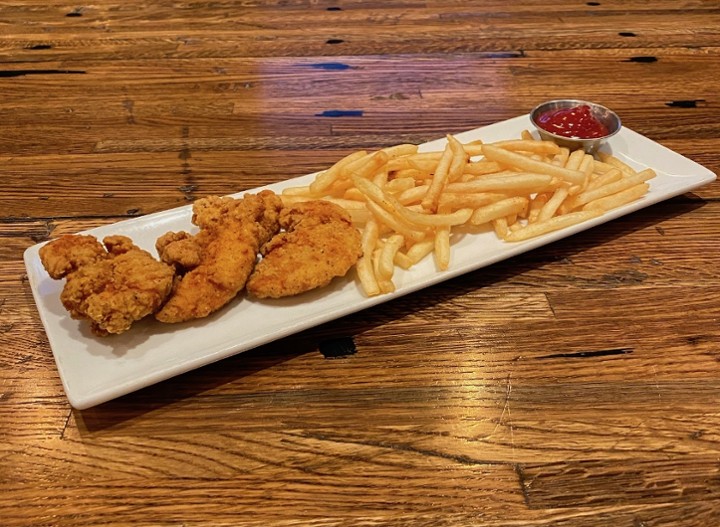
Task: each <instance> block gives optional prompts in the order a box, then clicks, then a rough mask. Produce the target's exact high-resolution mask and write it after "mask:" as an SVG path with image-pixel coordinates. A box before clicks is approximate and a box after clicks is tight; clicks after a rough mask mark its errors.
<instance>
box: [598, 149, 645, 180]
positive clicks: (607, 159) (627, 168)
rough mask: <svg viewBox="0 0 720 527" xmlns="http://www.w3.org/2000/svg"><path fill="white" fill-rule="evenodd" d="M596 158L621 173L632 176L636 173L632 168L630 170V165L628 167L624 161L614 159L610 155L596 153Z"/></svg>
mask: <svg viewBox="0 0 720 527" xmlns="http://www.w3.org/2000/svg"><path fill="white" fill-rule="evenodd" d="M598 157H599V158H600V160H601V161H603V162H604V163H606V164H608V165H610V166H613V167H615V168H617V169H619V170H620V171H621V172H624V173H626V174H629V175H633V174H635V172H636V171H635V169H634V168H632V167H631V166H630V165H628V164H627V163H625V162H624V161H621V160H620V159H618V158H617V157H615V156H614V155H612V154H607V153H605V152H598Z"/></svg>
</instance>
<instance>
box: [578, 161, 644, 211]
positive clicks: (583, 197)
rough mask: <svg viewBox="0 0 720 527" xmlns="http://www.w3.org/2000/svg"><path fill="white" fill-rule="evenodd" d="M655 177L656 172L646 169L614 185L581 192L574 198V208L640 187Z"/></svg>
mask: <svg viewBox="0 0 720 527" xmlns="http://www.w3.org/2000/svg"><path fill="white" fill-rule="evenodd" d="M654 177H655V171H654V170H652V169H645V170H643V171H642V172H638V173H636V174H633V175H632V176H626V177H624V178H622V179H620V180H618V181H615V182H613V183H608V184H607V185H603V186H601V187H598V188H595V189H593V190H588V191H585V192H581V193H580V194H578V195H576V196H575V197H574V198H573V200H572V204H573V207H574V208H576V207H579V206H581V205H584V204H586V203H590V202H591V201H595V200H597V199H600V198H604V197H606V196H610V195H612V194H617V193H618V192H620V191H623V190H626V189H628V188H630V187H634V186H635V185H639V184H640V183H644V182H645V181H647V180H649V179H652V178H654Z"/></svg>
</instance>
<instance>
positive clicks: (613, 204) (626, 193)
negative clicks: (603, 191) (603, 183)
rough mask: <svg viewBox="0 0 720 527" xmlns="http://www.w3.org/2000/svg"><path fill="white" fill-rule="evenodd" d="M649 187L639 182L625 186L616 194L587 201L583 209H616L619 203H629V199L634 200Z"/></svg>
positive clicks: (645, 192)
mask: <svg viewBox="0 0 720 527" xmlns="http://www.w3.org/2000/svg"><path fill="white" fill-rule="evenodd" d="M649 188H650V185H648V184H647V183H640V184H639V185H635V186H633V187H630V188H627V189H625V190H622V191H620V192H618V193H616V194H612V195H610V196H606V197H604V198H598V199H596V200H593V201H591V202H589V203H587V204H586V205H585V206H584V207H583V210H601V211H608V210H611V209H616V208H618V207H620V206H621V205H625V204H627V203H630V202H631V201H635V200H636V199H639V198H641V197H642V196H644V195H645V194H647V191H648V189H649Z"/></svg>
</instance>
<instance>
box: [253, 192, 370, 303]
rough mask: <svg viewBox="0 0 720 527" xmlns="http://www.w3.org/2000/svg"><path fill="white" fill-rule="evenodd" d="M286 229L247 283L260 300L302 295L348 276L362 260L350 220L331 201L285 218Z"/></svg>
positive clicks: (304, 206)
mask: <svg viewBox="0 0 720 527" xmlns="http://www.w3.org/2000/svg"><path fill="white" fill-rule="evenodd" d="M280 226H281V228H283V229H285V232H281V233H280V234H278V235H277V236H275V237H274V238H273V239H272V240H271V241H270V242H269V243H267V244H266V245H265V246H264V247H263V248H262V255H263V258H262V260H260V262H259V263H258V265H257V266H256V267H255V270H254V271H253V273H252V275H251V276H250V279H249V280H248V283H247V290H248V292H249V293H250V294H252V295H254V296H255V297H258V298H280V297H285V296H291V295H297V294H300V293H304V292H306V291H310V290H312V289H315V288H318V287H323V286H325V285H327V284H329V283H330V282H331V281H332V280H333V278H335V277H338V276H344V275H345V274H347V272H348V271H349V270H350V269H351V268H352V266H353V265H355V263H356V262H357V261H358V259H359V258H360V256H361V255H362V247H361V239H360V238H361V237H360V232H359V231H358V230H357V229H356V228H355V227H353V225H352V220H351V218H350V215H349V214H348V213H347V211H345V209H343V208H342V207H340V206H338V205H335V204H334V203H330V202H328V201H322V200H317V201H308V202H304V203H298V204H296V205H293V206H291V207H288V208H286V209H283V211H282V212H281V213H280Z"/></svg>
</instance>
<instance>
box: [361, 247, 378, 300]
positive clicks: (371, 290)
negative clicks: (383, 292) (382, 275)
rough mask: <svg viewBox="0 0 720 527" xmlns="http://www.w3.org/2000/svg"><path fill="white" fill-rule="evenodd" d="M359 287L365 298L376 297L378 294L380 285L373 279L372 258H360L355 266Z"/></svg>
mask: <svg viewBox="0 0 720 527" xmlns="http://www.w3.org/2000/svg"><path fill="white" fill-rule="evenodd" d="M355 269H356V271H357V276H358V279H359V280H360V286H361V287H362V288H363V291H365V294H366V295H367V296H376V295H379V294H380V285H379V284H378V281H377V278H376V277H375V270H374V269H373V263H372V256H365V255H363V256H361V257H360V259H359V260H358V262H357V263H356V264H355Z"/></svg>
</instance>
